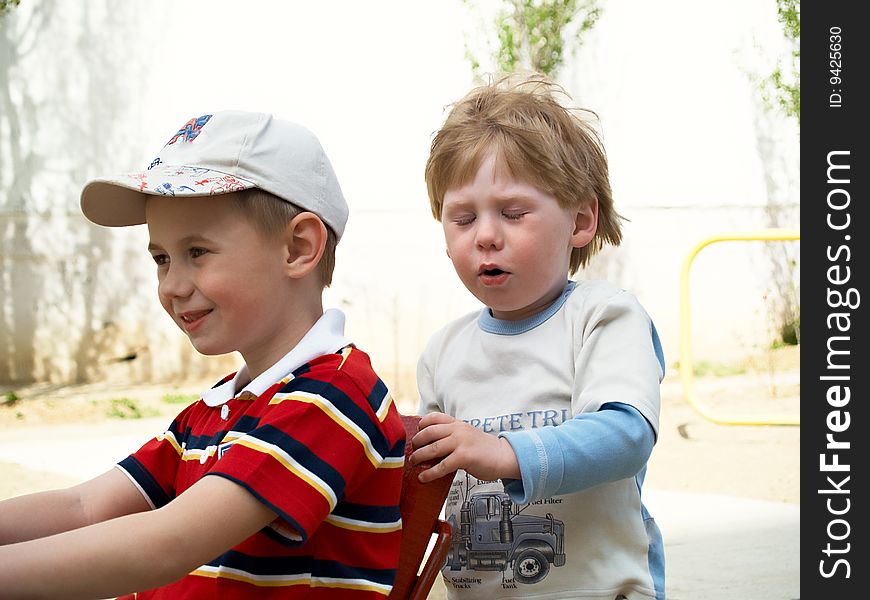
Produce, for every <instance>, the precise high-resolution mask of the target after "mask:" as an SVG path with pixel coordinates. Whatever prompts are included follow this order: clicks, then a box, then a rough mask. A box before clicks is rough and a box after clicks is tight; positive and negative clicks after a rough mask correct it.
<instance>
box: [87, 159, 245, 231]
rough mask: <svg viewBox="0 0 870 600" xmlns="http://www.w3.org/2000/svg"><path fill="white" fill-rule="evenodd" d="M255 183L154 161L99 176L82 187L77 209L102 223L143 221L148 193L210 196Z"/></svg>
mask: <svg viewBox="0 0 870 600" xmlns="http://www.w3.org/2000/svg"><path fill="white" fill-rule="evenodd" d="M252 187H257V186H256V184H254V183H253V182H251V181H248V180H246V179H242V178H240V177H237V176H235V175H231V174H228V173H223V172H221V171H215V170H213V169H203V168H201V167H185V166H169V165H158V166H156V167H154V168H153V169H150V170H148V171H145V172H143V173H128V174H126V175H121V176H119V177H99V178H97V179H94V180H92V181H89V182H88V183H87V184H85V186H84V188H82V195H81V209H82V212H83V213H84V215H85V217H87V218H88V220H90V221H92V222H94V223H96V224H97V225H104V226H106V227H126V226H128V225H141V224H143V223H145V200H146V199H147V198H148V196H176V197H179V196H180V197H184V196H188V197H191V196H213V195H216V194H229V193H231V192H238V191H241V190H247V189H250V188H252Z"/></svg>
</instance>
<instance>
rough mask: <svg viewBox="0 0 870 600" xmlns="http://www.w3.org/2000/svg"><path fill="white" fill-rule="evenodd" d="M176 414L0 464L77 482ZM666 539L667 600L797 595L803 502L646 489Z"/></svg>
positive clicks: (66, 435)
mask: <svg viewBox="0 0 870 600" xmlns="http://www.w3.org/2000/svg"><path fill="white" fill-rule="evenodd" d="M170 421H171V418H167V417H156V418H149V419H139V420H126V421H125V420H117V421H112V422H108V423H97V424H74V425H73V424H71V425H56V426H50V427H39V428H29V427H25V428H21V429H17V430H11V431H4V432H3V435H2V437H0V461H4V462H11V463H16V464H18V465H21V466H22V467H25V468H28V469H34V470H41V471H47V472H52V473H59V474H63V475H66V476H68V477H73V478H75V479H77V480H79V481H83V480H86V479H88V478H90V477H93V476H95V475H98V474H100V473H102V472H104V471H105V470H107V469H109V468H111V467H112V465H113V464H114V463H115V462H116V461H118V460H120V459H122V458H124V457H125V456H126V455H127V454H129V453H130V452H131V451H132V450H135V449H136V448H138V447H139V446H140V445H141V444H142V443H144V442H145V441H147V440H148V439H149V438H150V437H152V436H153V435H155V434H156V433H159V432H160V431H162V430H163V428H164V427H166V426H167V425H168V424H169V422H170ZM644 493H645V503H646V505H647V507H648V508H649V510H650V513H651V514H652V515H653V517H655V519H656V521H657V522H658V524H659V527H660V528H661V530H662V535H663V537H664V540H665V558H666V561H667V592H668V599H669V600H735V599H740V600H756V599H757V600H796V599H799V598H800V560H799V555H800V552H799V550H800V548H799V546H800V505H796V504H785V503H777V502H767V501H761V500H752V499H746V498H736V497H731V496H721V495H714V494H702V493H688V492H673V491H667V490H656V489H646V490H645V492H644Z"/></svg>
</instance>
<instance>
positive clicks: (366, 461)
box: [118, 345, 405, 600]
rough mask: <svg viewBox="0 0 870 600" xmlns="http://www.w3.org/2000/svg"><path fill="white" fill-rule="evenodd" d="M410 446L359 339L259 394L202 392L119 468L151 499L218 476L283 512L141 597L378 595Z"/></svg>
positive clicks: (392, 549) (384, 587)
mask: <svg viewBox="0 0 870 600" xmlns="http://www.w3.org/2000/svg"><path fill="white" fill-rule="evenodd" d="M269 372H270V373H271V372H272V370H270V371H269ZM231 378H232V376H229V377H227V378H225V379H224V380H222V381H221V382H219V384H218V385H217V386H215V387H216V388H217V387H219V386H221V385H223V384H226V383H227V382H228V381H229V380H230V379H231ZM404 445H405V435H404V428H403V426H402V422H401V419H400V417H399V414H398V411H397V409H396V407H395V405H394V403H393V402H392V399H391V397H390V394H389V392H388V390H387V388H386V386H385V385H384V383H383V382H382V381H381V380H380V379H379V378H378V376H377V375H376V374H375V372H374V371H373V369H372V366H371V363H370V360H369V357H368V356H367V355H366V354H365V353H364V352H362V351H361V350H359V349H357V348H355V347H354V346H353V345H348V346H346V347H344V348H343V349H342V350H340V351H339V352H337V353H335V354H325V355H322V356H319V357H317V358H315V359H313V360H310V361H308V362H306V363H305V364H303V365H301V366H299V367H298V368H295V369H294V370H293V371H292V372H291V373H288V374H286V375H284V376H282V377H281V378H280V379H279V380H277V381H275V383H274V384H272V385H270V386H269V387H268V388H267V389H266V390H265V391H264V392H262V393H260V394H259V395H256V394H253V393H251V392H249V391H246V392H242V393H240V394H238V395H235V396H234V397H232V398H230V399H229V400H228V401H226V402H225V403H224V402H222V403H220V404H218V405H214V406H210V405H209V404H207V403H206V402H205V401H204V400H203V399H200V400H199V401H197V402H195V403H194V404H192V405H190V406H189V407H188V408H186V409H185V410H184V411H182V412H181V413H180V414H179V415H178V417H176V419H175V420H174V421H173V422H172V425H171V426H170V427H169V429H168V430H166V431H165V432H164V433H162V434H160V435H158V436H157V437H156V438H154V439H153V440H151V441H149V442H147V443H146V444H145V445H144V446H142V448H141V449H139V450H138V451H136V452H135V453H133V454H132V455H130V456H129V457H127V458H126V459H124V460H123V461H121V462H120V463H119V465H118V466H119V468H121V469H122V470H123V471H124V472H125V473H126V474H127V475H128V476H129V477H130V479H131V480H132V481H133V482H134V483H135V484H136V485H137V486H138V487H139V488H140V490H141V491H142V493H143V494H144V495H145V497H146V498H147V499H148V500H149V501H150V503H151V504H152V505H153V506H154V507H155V508H158V507H160V506H163V505H164V504H166V503H168V502H170V501H171V500H172V499H173V498H175V497H176V496H177V495H178V494H181V493H183V492H184V490H186V489H187V488H189V487H190V486H192V485H193V484H194V483H196V481H198V480H199V479H200V478H202V477H203V476H205V475H214V476H218V477H225V478H227V479H229V480H231V481H234V482H236V483H238V484H239V485H241V486H243V487H244V488H245V489H247V490H248V491H249V492H250V493H251V494H253V495H254V496H255V497H256V498H258V499H259V500H260V501H261V502H263V504H265V505H266V506H268V507H269V508H270V509H271V510H273V511H274V512H275V513H276V514H277V515H278V518H277V519H276V520H275V521H274V522H273V523H272V524H271V525H270V526H269V527H266V528H264V529H262V530H260V531H259V532H257V533H255V534H254V535H252V536H251V537H249V538H248V539H246V540H245V541H243V542H242V543H241V544H239V545H238V546H236V547H234V548H231V549H230V550H228V551H227V552H226V553H224V554H222V555H221V556H218V557H216V558H215V559H214V560H212V561H210V562H209V563H208V564H205V565H202V566H201V567H199V568H198V569H195V570H194V571H193V572H191V573H190V574H188V575H187V576H185V577H184V578H182V579H181V580H179V581H178V582H176V583H173V584H171V585H168V586H165V587H162V588H159V589H156V590H149V591H146V592H140V593H138V594H136V596H135V597H136V598H141V599H146V598H147V599H151V598H154V599H158V598H172V599H173V600H181V599H184V598H196V599H197V600H203V599H209V598H220V599H221V600H231V599H235V598H246V599H247V598H258V599H263V600H268V599H272V598H275V599H277V598H281V599H285V598H313V599H316V598H329V599H332V600H343V599H345V598H347V599H351V598H353V599H360V600H364V599H367V598H377V599H379V600H382V599H383V598H384V597H385V596H386V595H387V594H389V592H390V589H391V587H392V582H393V579H394V577H395V570H396V566H397V564H398V556H399V544H400V541H401V519H400V516H399V495H400V491H401V483H402V466H403V461H404ZM215 527H220V523H215ZM192 534H193V532H192ZM202 534H203V533H202V532H197V533H196V535H202Z"/></svg>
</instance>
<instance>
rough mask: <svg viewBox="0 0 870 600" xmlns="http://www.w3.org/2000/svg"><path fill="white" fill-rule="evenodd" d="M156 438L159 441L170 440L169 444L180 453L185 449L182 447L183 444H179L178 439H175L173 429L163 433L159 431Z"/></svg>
mask: <svg viewBox="0 0 870 600" xmlns="http://www.w3.org/2000/svg"><path fill="white" fill-rule="evenodd" d="M155 439H156V440H157V441H158V442H162V441H167V442H169V445H170V446H172V447H173V448H175V451H176V452H178V454H181V453H182V452H184V450H182V449H181V446H179V445H178V440H176V439H175V436H174V435H173V434H172V432H171V431H164V432H163V433H159V434H157V436H156V437H155Z"/></svg>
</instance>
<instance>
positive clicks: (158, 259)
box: [151, 254, 169, 267]
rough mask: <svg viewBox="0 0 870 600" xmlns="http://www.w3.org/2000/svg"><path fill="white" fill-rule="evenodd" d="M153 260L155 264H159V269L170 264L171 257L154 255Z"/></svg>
mask: <svg viewBox="0 0 870 600" xmlns="http://www.w3.org/2000/svg"><path fill="white" fill-rule="evenodd" d="M151 258H153V259H154V262H155V263H157V266H158V267H161V266H163V265H168V264H169V257H168V256H167V255H165V254H152V255H151Z"/></svg>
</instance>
